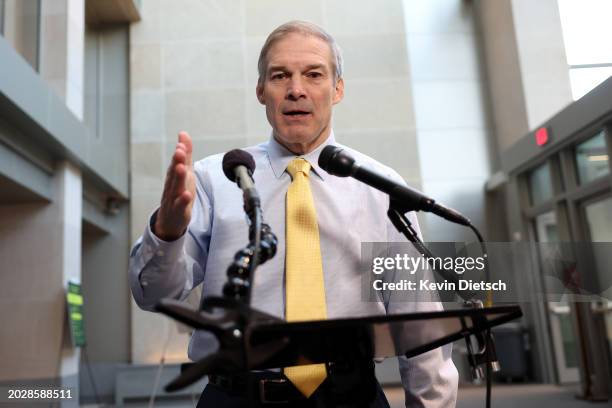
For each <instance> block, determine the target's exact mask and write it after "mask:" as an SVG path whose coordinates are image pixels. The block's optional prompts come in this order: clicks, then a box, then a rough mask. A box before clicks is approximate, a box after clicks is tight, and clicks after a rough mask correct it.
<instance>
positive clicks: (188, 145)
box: [178, 131, 193, 166]
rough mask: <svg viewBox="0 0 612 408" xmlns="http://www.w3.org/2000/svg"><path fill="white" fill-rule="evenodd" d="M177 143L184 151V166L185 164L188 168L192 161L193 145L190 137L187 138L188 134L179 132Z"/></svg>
mask: <svg viewBox="0 0 612 408" xmlns="http://www.w3.org/2000/svg"><path fill="white" fill-rule="evenodd" d="M178 142H179V144H181V145H182V146H183V147H184V149H185V154H186V156H185V158H186V162H185V164H187V165H188V166H192V165H193V160H192V153H193V143H192V141H191V136H189V133H187V132H185V131H182V132H179V134H178Z"/></svg>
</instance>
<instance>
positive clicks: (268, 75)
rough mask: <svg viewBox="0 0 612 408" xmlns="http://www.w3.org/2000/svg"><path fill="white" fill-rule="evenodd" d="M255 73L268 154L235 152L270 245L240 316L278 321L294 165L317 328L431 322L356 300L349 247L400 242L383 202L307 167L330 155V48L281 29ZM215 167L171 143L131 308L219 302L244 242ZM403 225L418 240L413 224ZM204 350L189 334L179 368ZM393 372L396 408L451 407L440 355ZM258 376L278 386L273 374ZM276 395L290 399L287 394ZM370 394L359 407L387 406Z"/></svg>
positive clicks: (221, 390) (207, 342)
mask: <svg viewBox="0 0 612 408" xmlns="http://www.w3.org/2000/svg"><path fill="white" fill-rule="evenodd" d="M258 70H259V80H258V84H257V88H256V93H257V98H258V100H259V102H260V103H261V104H262V105H265V107H266V116H267V118H268V121H269V122H270V125H271V126H272V130H273V131H272V136H271V138H270V140H269V141H268V142H266V143H262V144H260V145H257V146H252V147H248V148H246V149H245V150H246V151H248V152H249V153H250V154H251V155H252V156H253V158H254V160H255V163H256V171H255V173H254V180H255V184H256V186H257V189H258V191H259V194H260V197H261V203H262V208H263V210H264V219H265V220H266V222H267V223H268V224H269V225H270V226H271V228H272V231H274V233H275V234H276V235H277V237H278V242H279V245H278V252H277V254H276V256H275V257H274V258H272V259H271V260H269V261H268V262H266V263H265V264H263V265H261V266H260V267H259V268H258V270H257V273H256V275H255V280H254V283H253V289H252V299H251V305H252V306H253V307H254V308H257V309H260V310H262V311H264V312H266V313H269V314H271V315H274V316H278V317H280V318H283V317H284V316H285V210H286V208H285V196H286V194H287V189H288V187H289V185H290V184H291V176H290V175H289V174H288V172H287V171H286V169H287V165H288V164H289V162H291V161H292V160H293V159H295V158H296V157H300V158H304V159H305V160H307V161H308V162H309V163H310V164H311V166H312V169H311V175H310V177H309V179H310V188H311V191H312V197H313V198H314V204H315V209H316V215H317V223H318V227H319V235H320V251H321V260H322V267H323V274H324V279H323V280H324V288H325V298H326V307H327V317H328V318H340V317H356V316H366V315H377V314H378V315H379V314H385V313H389V314H391V313H412V312H419V311H425V310H441V308H442V307H441V305H440V303H438V302H423V301H419V302H417V301H414V302H405V301H404V302H389V303H386V304H385V303H383V302H365V301H362V300H361V276H360V273H359V268H358V265H359V262H360V255H361V252H360V251H361V243H362V242H377V241H378V242H392V241H404V240H405V239H404V238H403V236H401V235H400V234H399V233H398V232H397V231H396V230H395V228H394V227H393V225H392V224H391V223H390V222H389V221H388V220H387V219H386V210H387V208H388V206H389V197H388V196H387V195H385V194H383V193H381V192H379V191H377V190H374V189H372V188H370V187H368V186H366V185H365V184H362V183H360V182H358V181H356V180H354V179H350V178H348V179H347V178H338V177H334V176H331V175H329V174H328V173H326V172H325V171H323V170H322V169H321V168H320V167H319V166H318V157H319V154H320V152H321V150H322V149H323V148H324V147H325V146H327V145H329V144H334V145H338V144H337V143H336V141H335V139H334V134H333V131H332V128H331V123H332V107H333V106H334V105H335V104H337V103H339V102H340V101H341V100H342V98H343V95H344V81H343V79H342V60H341V55H340V51H339V49H338V46H337V45H336V42H335V41H334V39H333V38H332V37H331V36H330V35H329V34H328V33H326V32H325V31H324V30H322V29H321V28H320V27H317V26H315V25H313V24H310V23H305V22H290V23H287V24H284V25H282V26H280V27H279V28H277V29H276V30H274V31H273V32H272V33H271V34H270V36H269V37H268V39H267V40H266V42H265V44H264V46H263V48H262V50H261V54H260V58H259V63H258ZM346 149H347V150H348V151H349V152H350V153H351V154H352V155H353V156H354V157H356V159H357V160H358V161H359V162H360V163H363V164H366V165H370V166H372V167H374V168H375V169H378V170H379V171H380V172H383V173H385V174H387V175H389V176H390V177H393V178H396V179H398V180H401V177H400V176H399V175H398V174H397V173H395V172H394V171H393V170H392V169H390V168H388V167H385V166H383V165H381V164H380V163H378V162H376V161H374V160H373V159H371V158H369V157H367V156H365V155H363V154H361V153H359V152H356V151H354V150H352V149H349V148H346ZM221 161H222V155H214V156H211V157H207V158H205V159H203V160H200V161H197V162H196V163H193V162H192V144H191V138H190V136H189V135H188V134H187V133H186V132H181V133H179V136H178V143H177V145H176V149H175V151H174V155H173V157H172V161H171V164H170V166H169V168H168V172H167V175H166V181H165V186H164V191H163V194H162V198H161V204H160V207H159V209H158V210H157V211H156V212H155V213H154V214H153V215H152V217H151V219H150V222H149V223H148V225H147V226H146V228H145V231H144V234H143V235H142V237H141V238H140V239H139V240H138V241H137V242H136V244H135V246H134V248H133V249H132V253H131V257H130V270H129V278H130V285H131V289H132V293H133V295H134V298H135V300H136V302H137V304H138V305H139V306H140V307H141V308H143V309H145V310H152V309H153V307H154V306H155V304H156V303H157V302H158V301H159V300H160V299H161V298H165V297H167V298H175V299H184V298H185V297H187V295H188V294H189V292H190V291H191V290H192V289H193V288H194V287H196V286H197V285H199V284H200V283H202V284H203V289H202V296H204V297H205V296H210V295H220V294H221V290H222V286H223V284H224V283H225V282H226V280H227V276H226V273H225V271H226V269H227V266H228V265H229V264H230V262H231V260H232V258H233V255H234V253H235V251H236V250H237V249H239V248H241V247H243V246H244V244H245V241H246V237H247V235H248V234H247V228H248V227H247V225H246V223H245V216H244V212H243V209H242V197H241V192H240V190H239V189H238V188H237V187H236V186H235V184H233V183H231V182H230V181H229V180H228V179H227V178H226V177H225V176H224V174H223V172H222V168H221ZM409 217H410V219H411V221H412V223H413V225H415V226H417V229H418V224H417V221H416V217H415V216H414V214H409ZM415 300H416V299H415ZM216 347H217V344H216V341H215V339H214V338H213V337H212V336H211V335H209V334H208V333H206V332H202V331H196V332H194V334H193V336H192V339H191V342H190V345H189V356H190V358H191V359H193V360H197V359H200V358H202V357H203V356H205V355H207V354H209V353H211V352H214V350H215V348H216ZM399 363H400V374H401V378H402V382H403V384H404V389H405V395H406V406H407V407H453V406H454V405H455V401H456V395H457V381H458V375H457V370H456V368H455V366H454V365H453V362H452V360H451V346H450V345H447V346H444V347H440V348H438V349H435V350H432V351H430V352H428V353H425V354H422V355H420V356H418V357H414V358H411V359H406V358H403V357H402V358H400V359H399ZM262 375H266V376H277V377H278V378H282V374H281V373H280V372H279V373H265V374H262ZM230 380H232V379H230ZM233 380H234V382H237V381H238V380H239V379H233ZM249 381H250V380H249ZM229 383H231V381H229ZM224 384H228V382H224ZM287 387H292V386H291V384H290V383H289V382H287ZM236 388H237V387H233V388H232V389H229V388H227V387H223V386H222V385H221V384H216V385H215V384H213V385H211V384H209V385H208V386H207V387H206V389H205V390H204V392H203V394H202V397H201V399H200V403H199V406H211V407H217V406H219V407H220V406H223V407H226V406H227V407H230V406H235V407H243V406H248V401H247V400H246V399H245V395H241V393H240V392H239V391H237V389H236ZM238 388H240V387H238ZM378 389H379V391H378V395H377V398H376V400H375V401H374V402H373V403H372V405H371V406H373V407H385V406H388V404H387V402H386V400H385V398H384V394H382V391H381V390H380V387H379V388H378ZM283 395H285V394H283ZM316 395H317V393H316V392H315V394H314V395H313V396H314V398H311V399H309V400H305V399H304V400H301V399H300V396H298V397H296V400H295V401H290V402H288V403H286V404H285V405H286V406H317V405H316V404H315V402H313V401H315V400H316ZM251 402H253V401H251ZM254 402H255V404H256V405H257V404H260V405H264V406H265V405H266V404H264V403H262V402H261V401H254ZM308 404H311V405H308ZM275 405H276V406H279V404H275Z"/></svg>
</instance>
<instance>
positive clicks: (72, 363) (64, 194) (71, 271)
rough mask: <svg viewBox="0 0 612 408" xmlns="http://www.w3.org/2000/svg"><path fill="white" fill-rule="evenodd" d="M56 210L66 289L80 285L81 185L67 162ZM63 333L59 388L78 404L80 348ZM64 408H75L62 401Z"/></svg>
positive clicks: (60, 177) (59, 181) (62, 167)
mask: <svg viewBox="0 0 612 408" xmlns="http://www.w3.org/2000/svg"><path fill="white" fill-rule="evenodd" d="M56 177H57V187H58V195H57V197H58V201H57V204H58V207H59V215H60V223H59V231H58V239H60V240H61V254H62V255H61V264H60V265H61V266H60V267H61V272H62V284H63V286H62V287H63V288H64V289H65V288H66V287H67V286H68V281H73V282H78V283H80V282H81V249H82V245H81V225H82V206H83V198H82V197H83V183H82V179H81V171H80V170H79V169H78V168H77V167H75V166H73V165H72V164H70V163H68V162H63V163H62V164H61V165H60V166H59V168H58V170H57V175H56ZM67 334H68V333H67V330H64V341H63V344H62V349H61V360H60V367H59V376H60V381H61V384H62V387H70V388H72V389H73V393H74V395H73V398H74V399H73V401H78V390H79V362H80V356H81V352H80V349H79V348H76V347H73V346H72V345H71V344H70V338H69V337H68V338H66V337H67ZM64 402H66V403H67V406H74V405H73V404H72V402H70V401H64Z"/></svg>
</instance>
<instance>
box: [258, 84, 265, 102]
mask: <svg viewBox="0 0 612 408" xmlns="http://www.w3.org/2000/svg"><path fill="white" fill-rule="evenodd" d="M255 94H256V95H257V100H258V101H259V103H261V104H262V105H265V104H266V101H265V99H264V86H263V84H259V83H258V84H257V87H255Z"/></svg>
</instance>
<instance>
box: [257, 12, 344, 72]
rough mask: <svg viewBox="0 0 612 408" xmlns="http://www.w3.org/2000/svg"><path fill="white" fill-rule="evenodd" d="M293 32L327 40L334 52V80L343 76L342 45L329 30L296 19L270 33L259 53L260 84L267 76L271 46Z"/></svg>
mask: <svg viewBox="0 0 612 408" xmlns="http://www.w3.org/2000/svg"><path fill="white" fill-rule="evenodd" d="M291 33H299V34H303V35H309V36H314V37H317V38H320V39H322V40H323V41H325V42H326V43H327V44H328V45H329V48H330V50H331V53H332V61H331V62H332V66H333V68H334V71H335V78H334V82H335V81H337V80H338V79H340V78H342V52H341V51H340V47H339V46H338V44H337V43H336V40H335V39H334V37H332V36H331V34H329V33H328V32H327V31H325V30H324V29H322V28H321V27H319V26H318V25H316V24H313V23H309V22H307V21H297V20H295V21H290V22H288V23H285V24H283V25H281V26H279V27H277V28H276V29H275V30H274V31H272V32H271V33H270V35H269V36H268V38H267V39H266V42H265V43H264V45H263V47H261V52H260V53H259V60H258V61H257V71H258V72H259V78H258V79H257V83H258V84H261V83H263V80H264V78H265V76H266V68H267V65H268V52H270V48H271V47H272V46H273V45H274V43H276V42H277V41H279V40H281V39H282V38H284V37H285V36H287V35H288V34H291Z"/></svg>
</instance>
